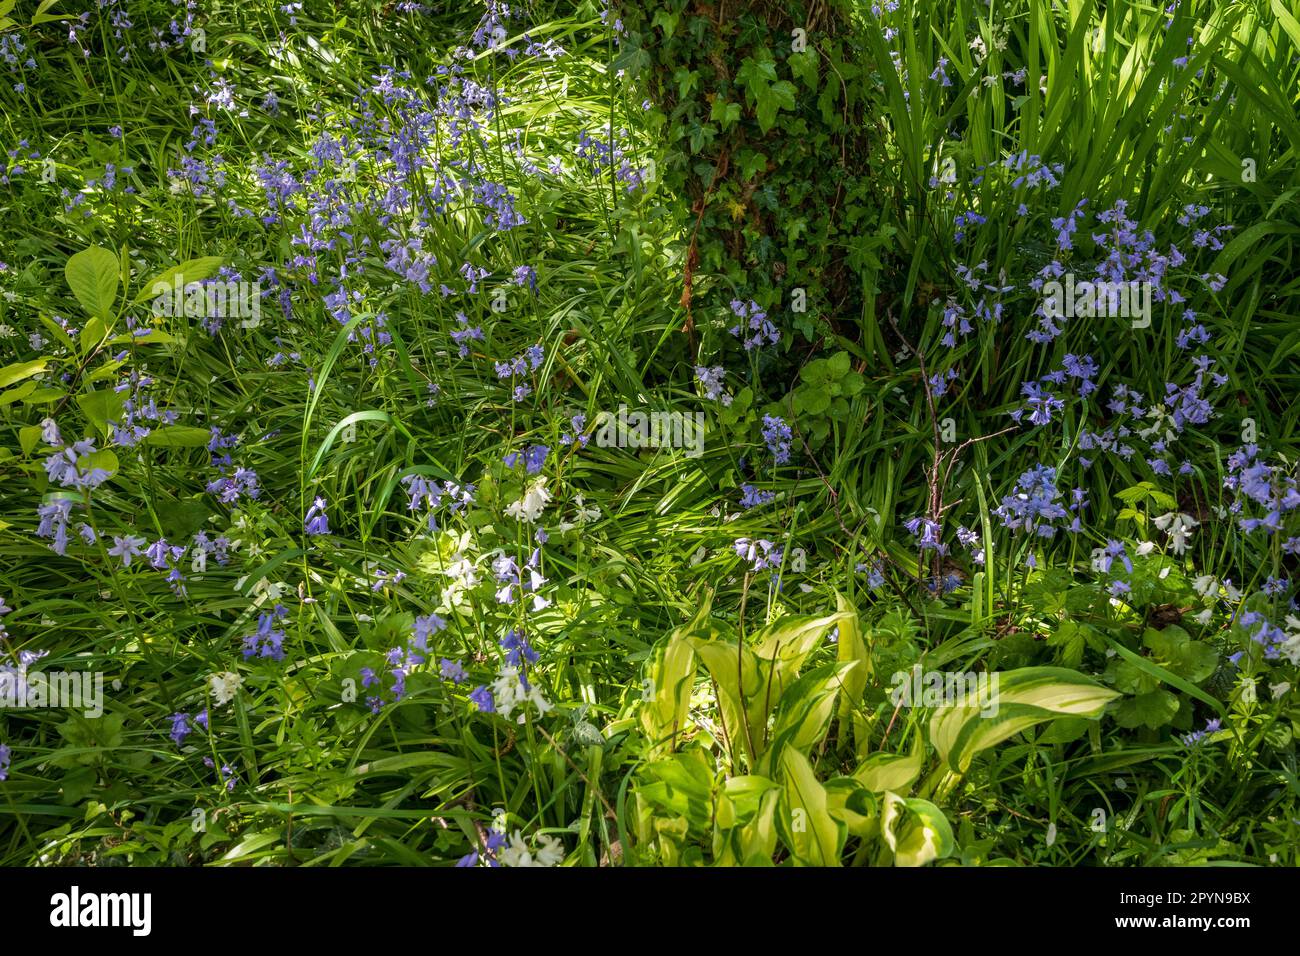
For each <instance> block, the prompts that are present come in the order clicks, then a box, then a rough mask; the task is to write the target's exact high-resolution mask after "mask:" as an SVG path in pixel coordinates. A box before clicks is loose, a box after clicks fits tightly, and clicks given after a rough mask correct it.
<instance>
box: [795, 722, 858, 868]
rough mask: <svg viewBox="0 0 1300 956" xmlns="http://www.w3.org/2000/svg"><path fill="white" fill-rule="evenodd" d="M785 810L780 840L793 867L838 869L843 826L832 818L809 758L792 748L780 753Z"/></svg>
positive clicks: (824, 792)
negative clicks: (791, 859) (830, 867)
mask: <svg viewBox="0 0 1300 956" xmlns="http://www.w3.org/2000/svg"><path fill="white" fill-rule="evenodd" d="M781 772H782V778H783V780H784V784H785V792H784V794H783V796H784V803H785V807H784V810H783V812H782V813H781V815H780V816H779V817H778V821H779V824H780V831H781V839H782V840H783V841H784V843H785V845H786V846H787V847H789V849H790V853H791V855H792V856H793V858H794V862H795V865H796V866H839V865H840V863H841V861H840V853H841V851H842V850H843V848H844V840H845V835H846V829H847V828H846V827H845V825H844V824H843V823H842V822H841V821H839V820H836V819H835V818H834V817H833V816H831V813H830V809H829V807H828V806H827V799H826V788H825V787H823V786H822V785H821V782H820V781H819V780H818V779H817V776H816V774H814V773H813V769H812V766H811V765H810V764H809V763H808V759H807V758H806V757H805V756H804V755H803V754H801V753H799V751H797V750H795V749H794V748H793V747H784V748H782V750H781Z"/></svg>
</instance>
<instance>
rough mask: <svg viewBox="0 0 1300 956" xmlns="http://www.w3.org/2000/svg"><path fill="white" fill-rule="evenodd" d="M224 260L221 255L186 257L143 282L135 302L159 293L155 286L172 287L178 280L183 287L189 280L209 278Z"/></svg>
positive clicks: (153, 296) (145, 300)
mask: <svg viewBox="0 0 1300 956" xmlns="http://www.w3.org/2000/svg"><path fill="white" fill-rule="evenodd" d="M225 261H226V260H225V259H224V258H222V257H221V256H202V257H200V258H198V259H187V260H185V261H184V262H181V263H179V264H177V265H174V266H172V267H170V268H168V269H164V270H163V271H162V272H160V273H158V274H157V275H156V276H154V277H153V278H152V279H150V280H148V281H147V282H145V284H144V285H143V286H142V287H141V289H140V291H139V292H137V293H136V296H135V302H136V304H139V303H141V302H149V301H151V300H153V299H154V298H156V297H157V296H158V295H160V294H161V289H160V290H158V291H155V288H154V287H155V286H159V285H161V286H166V287H168V288H172V289H174V288H175V287H176V284H177V280H179V284H180V287H181V288H182V289H183V288H185V286H186V285H188V284H189V283H191V282H202V281H203V280H204V279H211V278H212V277H213V276H214V275H216V274H217V270H218V269H220V268H221V265H222V263H224V262H225Z"/></svg>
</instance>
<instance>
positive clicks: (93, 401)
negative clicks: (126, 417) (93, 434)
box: [77, 388, 129, 434]
mask: <svg viewBox="0 0 1300 956" xmlns="http://www.w3.org/2000/svg"><path fill="white" fill-rule="evenodd" d="M128 397H129V393H127V392H125V391H123V392H116V391H114V390H113V389H111V388H106V389H100V390H99V391H94V392H82V393H81V394H80V395H78V396H77V405H78V406H80V407H81V410H82V411H83V412H85V414H86V417H87V418H88V419H90V421H91V422H92V423H93V424H94V426H95V427H96V428H98V429H99V431H100V432H101V433H103V434H108V423H109V422H116V421H121V418H122V411H123V409H124V408H125V407H126V400H127V398H128Z"/></svg>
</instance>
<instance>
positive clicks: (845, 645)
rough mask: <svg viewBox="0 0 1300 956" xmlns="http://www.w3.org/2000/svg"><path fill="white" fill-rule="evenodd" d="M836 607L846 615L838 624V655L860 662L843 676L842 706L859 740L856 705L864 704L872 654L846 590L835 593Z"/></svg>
mask: <svg viewBox="0 0 1300 956" xmlns="http://www.w3.org/2000/svg"><path fill="white" fill-rule="evenodd" d="M835 609H836V611H838V612H839V613H840V614H842V615H844V617H843V619H842V620H841V621H840V624H839V628H840V634H839V639H838V641H837V642H836V652H837V656H838V657H839V659H840V660H841V661H843V662H848V661H857V662H858V666H857V667H855V668H854V669H853V670H852V671H850V672H849V673H848V674H846V675H845V677H844V683H843V685H842V686H841V688H840V706H839V712H840V721H841V722H843V723H844V724H845V725H846V726H847V725H848V724H850V723H853V724H854V728H855V730H854V733H855V737H854V739H855V740H856V739H857V737H856V734H857V733H858V731H857V723H856V722H854V721H853V716H854V709H855V708H856V707H858V706H860V705H861V703H862V694H863V692H864V691H865V690H866V688H867V682H868V681H869V680H870V679H871V655H870V653H869V652H868V651H867V642H866V640H865V639H864V638H863V636H862V621H861V619H860V618H859V617H858V614H857V611H856V610H855V609H854V607H853V605H852V604H850V603H849V599H848V598H846V597H845V596H844V595H843V594H838V593H837V594H836V595H835ZM864 729H865V728H864Z"/></svg>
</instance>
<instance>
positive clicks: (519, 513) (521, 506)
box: [506, 476, 551, 524]
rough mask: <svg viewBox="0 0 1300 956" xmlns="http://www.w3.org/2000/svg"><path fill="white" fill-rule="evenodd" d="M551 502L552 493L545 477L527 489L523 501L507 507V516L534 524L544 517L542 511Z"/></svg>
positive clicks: (520, 500)
mask: <svg viewBox="0 0 1300 956" xmlns="http://www.w3.org/2000/svg"><path fill="white" fill-rule="evenodd" d="M550 500H551V493H550V492H549V491H547V490H546V478H545V476H543V477H541V478H538V479H537V480H536V481H534V482H533V483H532V484H531V485H529V486H528V488H527V489H525V491H524V496H523V497H522V498H521V499H519V500H518V501H516V502H515V503H514V504H512V505H509V506H507V507H506V514H507V515H508V516H509V517H511V518H514V519H515V520H516V521H527V522H528V523H529V524H533V523H535V522H536V521H537V519H538V518H540V517H541V516H542V509H544V508H545V507H546V503H547V502H548V501H550Z"/></svg>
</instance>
